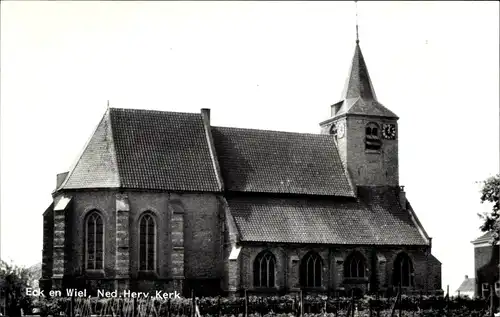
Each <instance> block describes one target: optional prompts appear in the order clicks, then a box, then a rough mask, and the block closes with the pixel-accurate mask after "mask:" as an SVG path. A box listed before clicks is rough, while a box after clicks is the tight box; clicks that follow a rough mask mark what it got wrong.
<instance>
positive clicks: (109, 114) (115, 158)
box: [104, 111, 123, 188]
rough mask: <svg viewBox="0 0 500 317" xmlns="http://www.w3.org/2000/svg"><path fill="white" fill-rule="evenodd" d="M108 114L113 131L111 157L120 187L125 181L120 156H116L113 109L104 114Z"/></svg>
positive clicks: (110, 129) (110, 128)
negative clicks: (119, 161) (123, 180)
mask: <svg viewBox="0 0 500 317" xmlns="http://www.w3.org/2000/svg"><path fill="white" fill-rule="evenodd" d="M106 115H108V125H109V131H110V132H111V133H110V135H109V137H110V139H111V141H110V143H111V145H110V146H111V147H112V150H111V153H113V154H112V156H111V159H112V160H113V164H114V165H115V166H116V173H117V174H118V187H119V188H121V186H122V184H123V182H122V173H121V172H120V170H121V169H120V164H119V163H118V157H117V156H116V145H115V131H114V130H113V120H111V111H108V112H107V113H105V114H104V116H106Z"/></svg>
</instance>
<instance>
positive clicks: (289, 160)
mask: <svg viewBox="0 0 500 317" xmlns="http://www.w3.org/2000/svg"><path fill="white" fill-rule="evenodd" d="M325 119H326V120H324V121H323V122H321V123H320V124H319V129H318V134H304V133H291V132H278V131H267V130H254V129H240V128H228V127H218V126H212V125H211V124H210V110H209V109H201V112H200V113H178V112H168V111H152V110H138V109H119V108H109V109H107V111H106V113H105V114H104V116H103V117H102V118H101V120H100V122H99V124H98V125H97V127H96V129H95V132H94V133H93V134H92V135H91V137H90V139H89V141H88V143H87V144H86V145H85V147H84V150H83V152H82V153H81V155H80V156H79V157H78V158H77V160H76V163H75V164H74V166H73V167H72V168H71V169H70V170H69V171H68V172H65V173H61V174H58V175H57V186H56V188H55V190H54V192H53V193H52V196H53V203H52V204H51V205H50V206H49V207H48V208H47V210H46V211H45V212H44V214H43V219H44V225H43V226H44V237H43V267H42V279H41V280H40V285H41V287H43V288H45V289H53V288H57V289H61V288H65V287H79V288H83V287H86V288H88V289H90V290H95V289H96V288H104V289H130V290H136V291H151V290H165V291H174V290H177V291H183V292H184V293H185V294H189V291H190V290H191V289H195V290H196V292H197V294H200V295H213V294H215V293H219V292H220V293H222V294H230V295H232V294H235V295H237V294H241V291H242V290H247V291H248V292H250V293H253V294H255V293H265V294H279V293H281V294H283V293H290V292H296V291H298V290H301V289H302V290H304V291H306V292H317V293H332V292H338V293H340V294H351V292H353V291H355V292H357V293H370V292H382V291H386V290H391V289H394V288H398V287H401V288H402V289H403V290H404V291H405V292H406V293H412V292H421V291H422V292H425V293H437V292H441V263H440V262H439V261H438V260H437V259H436V258H435V257H434V256H433V255H432V253H431V248H432V239H431V238H430V237H429V235H428V234H427V233H426V231H425V230H424V228H423V226H422V224H421V223H420V222H419V220H418V218H417V215H416V214H415V211H414V210H413V208H412V206H411V204H410V202H409V201H408V199H407V197H406V193H405V191H404V188H403V186H401V184H400V183H399V174H398V173H399V160H398V142H399V135H398V117H397V115H396V114H395V113H393V112H392V111H390V110H389V109H387V108H386V107H385V106H383V105H382V104H381V103H380V102H379V100H378V99H377V97H376V95H375V90H374V88H373V85H372V82H371V80H370V76H369V74H368V69H367V67H366V64H365V61H364V58H363V54H362V53H361V48H360V46H359V41H357V42H356V46H355V51H354V57H353V59H352V64H351V67H350V70H349V74H348V77H347V81H346V84H345V88H344V91H343V94H342V98H341V100H340V101H339V102H337V103H335V104H334V105H332V106H331V116H330V118H325Z"/></svg>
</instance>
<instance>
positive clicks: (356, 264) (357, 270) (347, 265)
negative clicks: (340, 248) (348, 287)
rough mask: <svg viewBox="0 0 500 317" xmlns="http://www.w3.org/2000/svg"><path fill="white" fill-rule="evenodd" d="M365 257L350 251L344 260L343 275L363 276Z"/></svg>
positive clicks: (351, 276)
mask: <svg viewBox="0 0 500 317" xmlns="http://www.w3.org/2000/svg"><path fill="white" fill-rule="evenodd" d="M365 272H366V265H365V257H364V256H363V255H362V254H361V253H359V252H357V251H355V252H353V253H351V254H350V255H349V256H348V257H347V259H346V261H345V262H344V276H345V277H350V278H359V277H365Z"/></svg>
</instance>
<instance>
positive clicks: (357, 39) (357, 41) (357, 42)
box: [354, 1, 359, 44]
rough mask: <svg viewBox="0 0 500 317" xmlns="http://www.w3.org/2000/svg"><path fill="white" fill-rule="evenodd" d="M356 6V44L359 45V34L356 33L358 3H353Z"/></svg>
mask: <svg viewBox="0 0 500 317" xmlns="http://www.w3.org/2000/svg"><path fill="white" fill-rule="evenodd" d="M354 4H355V5H356V44H359V33H358V1H354Z"/></svg>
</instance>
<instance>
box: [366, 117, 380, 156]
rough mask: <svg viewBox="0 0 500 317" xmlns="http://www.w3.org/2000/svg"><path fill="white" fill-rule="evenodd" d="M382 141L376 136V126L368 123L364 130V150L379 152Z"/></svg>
mask: <svg viewBox="0 0 500 317" xmlns="http://www.w3.org/2000/svg"><path fill="white" fill-rule="evenodd" d="M381 146H382V141H381V140H380V137H379V135H378V126H377V125H376V124H375V123H369V124H368V125H367V126H366V128H365V149H366V150H375V151H378V150H380V147H381Z"/></svg>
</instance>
